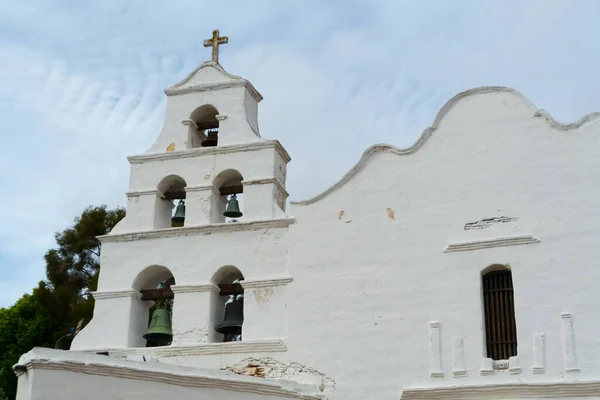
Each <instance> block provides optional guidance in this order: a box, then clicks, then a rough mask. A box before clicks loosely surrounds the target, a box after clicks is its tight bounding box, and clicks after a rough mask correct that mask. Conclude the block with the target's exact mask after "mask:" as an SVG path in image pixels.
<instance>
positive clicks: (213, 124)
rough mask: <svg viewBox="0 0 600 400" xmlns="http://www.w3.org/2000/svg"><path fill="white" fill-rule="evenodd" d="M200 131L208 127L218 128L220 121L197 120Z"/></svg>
mask: <svg viewBox="0 0 600 400" xmlns="http://www.w3.org/2000/svg"><path fill="white" fill-rule="evenodd" d="M196 125H197V126H198V130H199V131H204V130H206V129H218V128H219V121H217V120H215V121H208V122H196Z"/></svg>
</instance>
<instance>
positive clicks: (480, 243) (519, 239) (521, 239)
mask: <svg viewBox="0 0 600 400" xmlns="http://www.w3.org/2000/svg"><path fill="white" fill-rule="evenodd" d="M539 242H540V240H539V239H538V238H535V237H533V236H531V235H520V236H507V237H499V238H494V239H484V240H471V241H465V242H455V243H448V245H447V246H446V248H445V249H444V253H453V252H457V251H472V250H481V249H489V248H493V247H506V246H519V245H524V244H532V243H539Z"/></svg>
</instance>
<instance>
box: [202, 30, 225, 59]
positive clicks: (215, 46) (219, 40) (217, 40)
mask: <svg viewBox="0 0 600 400" xmlns="http://www.w3.org/2000/svg"><path fill="white" fill-rule="evenodd" d="M227 42H229V38H228V37H227V36H223V37H219V30H218V29H215V30H214V31H213V34H212V38H210V39H206V40H205V41H204V47H212V61H213V62H216V63H217V64H218V63H219V45H221V44H225V43H227Z"/></svg>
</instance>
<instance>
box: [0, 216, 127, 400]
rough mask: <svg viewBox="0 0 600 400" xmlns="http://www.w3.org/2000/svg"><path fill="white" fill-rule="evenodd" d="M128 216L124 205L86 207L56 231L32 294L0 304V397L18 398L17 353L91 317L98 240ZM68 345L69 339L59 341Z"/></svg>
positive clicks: (49, 340) (50, 343)
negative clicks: (43, 274)
mask: <svg viewBox="0 0 600 400" xmlns="http://www.w3.org/2000/svg"><path fill="white" fill-rule="evenodd" d="M124 216H125V211H124V210H123V209H122V208H116V209H113V210H107V209H106V206H100V207H91V206H90V207H87V208H86V209H85V210H84V211H83V213H82V214H81V216H79V217H77V218H75V221H74V223H73V225H72V226H70V227H69V228H67V229H65V230H64V231H62V232H58V233H56V235H55V238H56V244H57V245H58V246H57V248H55V249H51V250H48V251H47V252H46V254H45V256H44V259H45V261H46V280H44V281H41V282H40V283H39V285H38V287H37V288H35V289H34V290H33V294H31V295H29V294H26V295H24V296H23V297H22V298H21V299H19V300H18V301H17V302H16V303H15V304H14V305H13V306H12V307H10V308H2V309H0V399H2V400H4V399H14V398H15V396H16V390H17V379H16V377H15V375H14V373H13V371H12V365H14V364H15V363H16V362H17V361H18V360H19V357H20V356H21V355H22V354H23V353H26V352H28V351H29V350H31V349H32V348H33V347H54V346H55V345H56V343H57V341H58V340H59V339H60V338H61V337H64V336H65V334H68V333H69V332H70V329H71V328H72V327H74V326H76V324H77V322H78V321H79V320H81V319H83V320H84V321H85V322H88V321H89V320H90V319H91V318H92V314H93V309H94V299H93V298H92V296H91V295H90V294H91V292H93V291H94V290H96V286H97V283H98V271H99V269H100V242H99V241H98V239H96V236H101V235H105V234H107V233H109V232H110V231H111V230H112V228H113V227H114V226H115V225H116V224H117V223H118V222H119V221H120V220H121V219H122V218H123V217H124ZM61 343H64V344H65V346H61V348H68V347H69V345H70V342H69V341H61Z"/></svg>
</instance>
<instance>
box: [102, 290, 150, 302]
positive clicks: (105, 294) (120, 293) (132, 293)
mask: <svg viewBox="0 0 600 400" xmlns="http://www.w3.org/2000/svg"><path fill="white" fill-rule="evenodd" d="M92 297H94V300H99V299H117V298H120V297H136V298H138V299H141V298H142V294H141V293H140V292H138V291H137V290H135V289H123V290H110V291H101V290H99V291H96V292H92Z"/></svg>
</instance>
